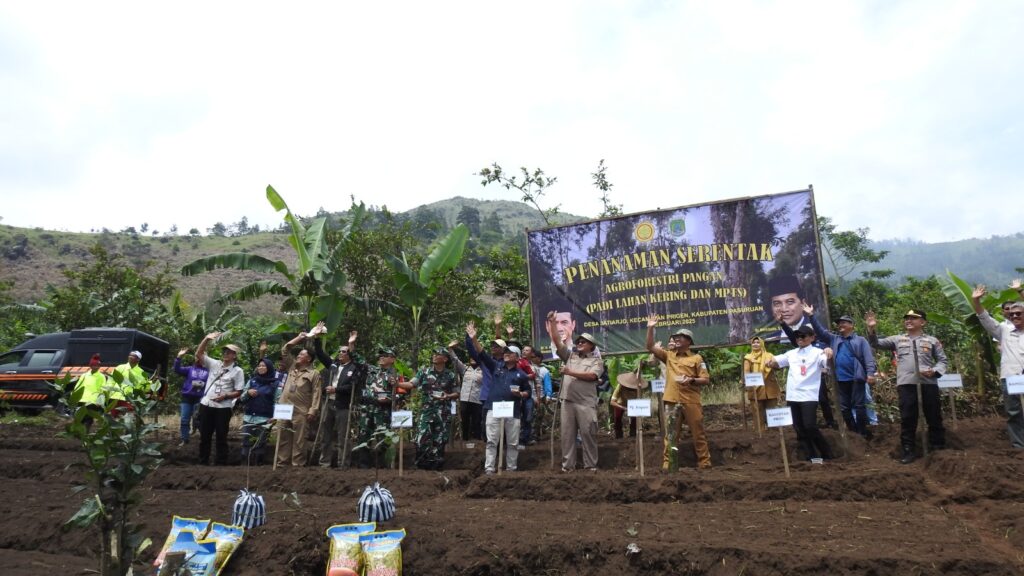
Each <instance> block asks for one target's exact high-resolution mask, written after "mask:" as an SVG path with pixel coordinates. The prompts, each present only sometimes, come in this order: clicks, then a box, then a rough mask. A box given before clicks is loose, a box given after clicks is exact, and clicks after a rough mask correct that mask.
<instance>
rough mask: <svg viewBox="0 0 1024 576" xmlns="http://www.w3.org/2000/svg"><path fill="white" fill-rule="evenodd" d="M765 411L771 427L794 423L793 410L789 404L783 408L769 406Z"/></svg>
mask: <svg viewBox="0 0 1024 576" xmlns="http://www.w3.org/2000/svg"><path fill="white" fill-rule="evenodd" d="M764 413H765V420H767V421H768V427H769V428H778V427H780V426H792V425H793V411H792V410H790V409H789V406H786V407H783V408H769V409H767V410H765V411H764Z"/></svg>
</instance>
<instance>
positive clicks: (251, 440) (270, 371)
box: [241, 358, 277, 464]
mask: <svg viewBox="0 0 1024 576" xmlns="http://www.w3.org/2000/svg"><path fill="white" fill-rule="evenodd" d="M276 392H277V371H276V370H274V363H273V362H271V360H270V358H263V359H262V360H260V361H259V363H258V364H256V370H255V371H254V372H253V374H252V378H250V379H249V385H248V386H247V387H246V389H245V391H244V392H242V398H241V400H242V401H243V402H244V403H245V410H244V414H243V415H242V461H243V462H248V463H250V464H262V463H263V454H264V451H265V446H266V443H267V424H268V423H269V422H270V419H271V417H272V416H273V415H274V395H275V393H276Z"/></svg>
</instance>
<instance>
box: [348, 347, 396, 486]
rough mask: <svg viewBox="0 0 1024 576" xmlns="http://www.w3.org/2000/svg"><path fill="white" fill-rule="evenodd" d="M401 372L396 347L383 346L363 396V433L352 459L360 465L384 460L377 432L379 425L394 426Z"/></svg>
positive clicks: (361, 424)
mask: <svg viewBox="0 0 1024 576" xmlns="http://www.w3.org/2000/svg"><path fill="white" fill-rule="evenodd" d="M397 384H398V372H397V371H396V370H395V351H394V350H393V349H391V348H383V347H382V348H380V349H379V356H378V360H377V365H376V366H371V367H369V368H368V369H367V374H366V385H365V386H363V390H362V394H361V395H360V397H359V404H360V407H359V433H358V435H357V437H356V447H355V448H353V449H352V462H353V463H355V464H356V466H358V467H359V468H369V467H370V466H371V465H372V466H380V465H381V464H383V463H384V462H383V455H384V447H383V446H375V444H376V443H377V440H378V439H375V438H374V434H373V433H374V432H375V431H376V430H377V428H379V427H382V426H383V427H384V428H388V427H390V426H391V404H392V400H393V398H394V391H395V386H396V385H397ZM371 454H372V455H371Z"/></svg>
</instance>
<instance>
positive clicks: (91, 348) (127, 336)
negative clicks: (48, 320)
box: [0, 328, 170, 409]
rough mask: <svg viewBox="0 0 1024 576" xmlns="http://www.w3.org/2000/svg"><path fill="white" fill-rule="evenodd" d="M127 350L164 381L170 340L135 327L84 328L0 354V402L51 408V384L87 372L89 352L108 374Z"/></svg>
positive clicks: (46, 336)
mask: <svg viewBox="0 0 1024 576" xmlns="http://www.w3.org/2000/svg"><path fill="white" fill-rule="evenodd" d="M132 350H137V351H139V352H140V353H141V354H142V360H141V361H140V362H139V365H140V366H142V369H143V370H144V371H145V372H146V374H147V375H153V373H154V372H156V373H157V374H158V376H159V377H160V381H161V382H166V381H167V358H168V356H169V353H170V345H169V344H168V343H167V342H165V341H163V340H161V339H159V338H157V337H155V336H151V335H149V334H146V333H145V332H141V331H139V330H132V329H129V328H85V329H82V330H72V331H71V332H55V333H52V334H43V335H42V336H36V337H34V338H31V339H29V340H28V341H26V342H24V343H22V344H20V345H18V346H16V347H15V348H14V349H13V350H11V351H9V352H5V353H4V354H2V355H0V404H4V405H7V406H10V407H12V408H36V409H38V408H47V407H51V408H52V407H54V406H56V405H57V394H56V392H55V391H54V390H53V389H52V388H51V386H50V385H51V384H52V383H53V381H54V380H56V379H57V378H58V377H60V376H63V375H64V374H71V375H72V376H73V377H74V376H78V375H79V374H83V373H85V372H87V371H88V370H89V359H90V358H92V355H93V354H99V355H100V359H101V361H102V366H103V368H102V370H103V371H104V372H106V373H108V374H109V373H110V372H112V371H113V369H114V367H115V366H119V365H121V364H124V363H125V362H127V361H128V353H129V352H131V351H132ZM162 392H163V391H162V390H161V396H163V394H162Z"/></svg>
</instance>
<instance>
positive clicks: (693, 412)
mask: <svg viewBox="0 0 1024 576" xmlns="http://www.w3.org/2000/svg"><path fill="white" fill-rule="evenodd" d="M657 325H658V315H657V314H651V315H650V316H648V317H647V351H648V352H650V353H651V354H654V356H655V358H657V359H658V360H660V361H662V362H664V363H665V376H666V378H665V396H664V400H665V413H666V414H667V415H668V425H667V428H668V433H667V434H666V435H665V453H664V457H663V459H662V468H663V469H665V470H670V471H675V470H676V469H678V467H679V460H678V452H679V436H680V434H681V433H682V427H683V421H682V417H684V416H685V418H686V424H687V425H689V426H690V432H691V433H692V434H693V449H694V452H696V454H697V467H698V468H701V469H704V468H711V451H710V450H709V448H708V438H707V434H706V433H705V432H704V411H703V409H702V408H701V404H700V391H701V386H706V385H707V384H708V383H709V382H711V375H710V374H708V368H707V366H706V365H705V364H704V358H702V357H701V355H700V354H697V353H695V352H691V351H690V346H692V345H693V332H690V331H689V330H687V329H685V328H679V329H678V330H676V331H675V332H674V333H673V334H672V335H671V336H670V337H669V338H670V339H671V343H672V344H674V345H675V350H674V351H673V352H672V353H671V354H670V353H668V352H665V350H664V349H662V348H661V347H659V346H656V345H655V344H654V328H655V326H657Z"/></svg>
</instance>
